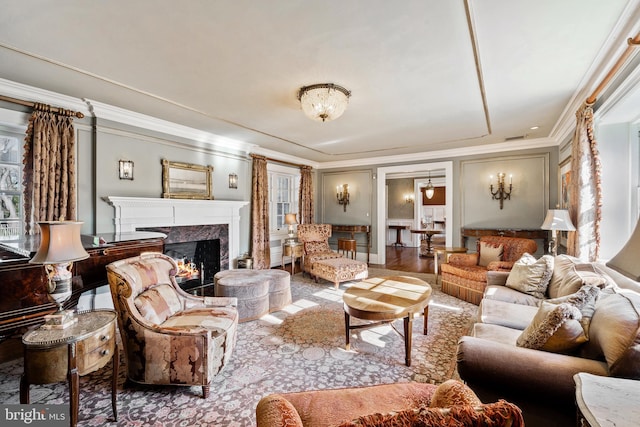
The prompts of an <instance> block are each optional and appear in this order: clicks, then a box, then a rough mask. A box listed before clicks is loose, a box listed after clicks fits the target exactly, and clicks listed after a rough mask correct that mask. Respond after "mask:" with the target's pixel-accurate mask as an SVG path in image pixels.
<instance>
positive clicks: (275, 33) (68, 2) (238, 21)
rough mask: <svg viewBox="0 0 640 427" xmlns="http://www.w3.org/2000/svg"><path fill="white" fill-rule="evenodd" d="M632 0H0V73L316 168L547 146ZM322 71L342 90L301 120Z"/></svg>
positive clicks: (596, 70)
mask: <svg viewBox="0 0 640 427" xmlns="http://www.w3.org/2000/svg"><path fill="white" fill-rule="evenodd" d="M638 3H639V2H638V0H607V1H606V2H605V1H602V0H562V1H558V0H521V1H517V2H516V1H512V0H466V1H465V0H402V1H393V2H392V1H388V0H366V1H365V0H362V1H356V0H350V1H345V0H340V1H338V0H325V1H323V2H307V1H299V0H263V1H255V0H234V1H222V0H191V1H185V2H176V1H175V0H136V1H130V0H109V1H92V2H88V1H86V0H65V1H59V0H40V1H29V2H24V1H16V0H0V9H1V10H2V13H1V14H0V77H1V78H3V79H7V80H10V81H13V82H18V83H23V84H26V85H30V86H34V87H37V88H42V89H47V90H50V91H53V92H56V93H60V94H64V95H68V96H71V97H75V98H80V99H86V100H91V101H99V102H100V103H106V104H109V105H112V106H116V107H119V108H123V109H126V110H130V111H133V112H137V113H142V114H145V115H149V116H153V117H157V118H160V119H164V120H168V121H170V122H174V123H177V124H180V125H184V126H187V127H190V128H194V129H198V130H202V131H205V132H206V133H210V134H214V135H219V136H222V137H225V138H228V139H227V141H231V142H230V143H231V144H233V143H234V141H240V142H243V143H247V144H251V145H255V147H254V151H258V152H259V151H261V150H262V151H263V152H267V153H281V154H282V156H284V157H287V158H295V159H304V160H308V161H310V162H315V163H316V164H324V165H329V164H337V162H340V161H363V159H374V158H379V157H384V158H387V159H389V158H391V159H398V160H401V159H417V158H420V157H424V156H427V155H428V154H429V153H434V152H437V153H447V152H452V151H451V150H461V149H465V150H468V149H470V148H471V147H474V149H476V150H489V151H491V150H492V149H494V148H495V147H500V146H501V145H500V144H503V145H504V143H505V141H507V142H508V145H509V147H510V149H517V148H521V147H531V146H535V145H536V144H538V145H541V146H545V145H546V146H548V145H554V144H559V143H561V142H562V141H561V139H562V138H566V136H567V135H566V132H567V131H566V129H568V127H567V124H566V123H570V122H572V121H574V120H575V119H574V117H575V116H574V112H575V109H576V106H577V105H579V104H580V103H581V102H582V101H583V100H584V99H586V96H585V94H588V92H590V91H591V90H593V87H595V85H596V84H597V83H598V82H597V79H599V78H600V77H601V74H602V73H603V68H604V67H605V66H608V65H609V64H607V61H609V62H610V61H611V58H610V55H611V52H612V50H615V49H619V48H620V46H621V45H622V48H624V46H623V45H624V43H622V42H621V40H624V39H626V38H627V37H629V36H632V35H631V34H626V33H625V34H621V33H623V32H624V31H625V30H626V29H627V28H628V26H629V25H630V24H628V23H627V21H629V20H632V19H633V18H634V16H636V14H637V11H638V9H639V7H638ZM607 52H608V53H607ZM608 54H609V56H607V55H608ZM325 82H330V83H336V84H339V85H341V86H344V87H346V88H347V89H349V90H350V91H351V92H352V96H351V98H350V104H349V106H348V108H347V111H346V112H345V113H344V115H343V116H342V117H340V118H338V119H337V120H335V121H331V122H327V123H321V122H315V121H312V120H310V119H308V118H307V117H305V116H304V114H303V113H302V110H301V108H300V105H299V102H298V100H297V92H298V89H299V88H300V87H301V86H304V85H309V84H314V83H325ZM238 143H239V142H238ZM239 144H240V143H239ZM443 150H444V151H443ZM389 156H393V157H389Z"/></svg>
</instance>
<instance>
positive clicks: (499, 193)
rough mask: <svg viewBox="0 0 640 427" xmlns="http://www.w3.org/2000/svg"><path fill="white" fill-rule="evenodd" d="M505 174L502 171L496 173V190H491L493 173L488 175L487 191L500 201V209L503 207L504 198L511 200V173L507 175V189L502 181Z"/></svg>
mask: <svg viewBox="0 0 640 427" xmlns="http://www.w3.org/2000/svg"><path fill="white" fill-rule="evenodd" d="M504 177H505V174H504V173H503V172H500V173H498V182H497V188H496V191H493V182H492V181H493V175H490V176H489V180H490V181H489V191H491V196H493V197H492V198H493V200H499V201H500V209H502V208H503V207H504V201H505V200H511V190H513V175H509V189H508V190H507V189H506V187H505V183H504Z"/></svg>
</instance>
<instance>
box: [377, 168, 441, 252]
mask: <svg viewBox="0 0 640 427" xmlns="http://www.w3.org/2000/svg"><path fill="white" fill-rule="evenodd" d="M433 169H444V171H445V186H446V188H445V197H446V200H447V205H446V207H445V212H446V217H447V219H448V221H447V226H446V230H445V236H446V245H447V246H451V242H452V241H453V228H452V227H451V226H450V224H451V223H452V219H453V203H452V200H453V162H452V161H447V162H433V163H419V164H410V165H398V166H386V167H379V168H378V170H377V173H376V175H377V181H378V183H377V185H376V195H377V197H376V199H377V206H376V212H377V218H378V227H377V229H378V230H377V233H376V254H377V258H378V263H379V264H384V263H385V259H386V257H387V249H386V244H385V243H386V241H385V236H386V233H385V230H386V227H387V226H386V221H387V215H386V212H387V210H386V207H387V196H386V192H385V187H386V182H387V174H392V173H415V174H416V175H423V174H426V173H427V172H428V171H430V170H433Z"/></svg>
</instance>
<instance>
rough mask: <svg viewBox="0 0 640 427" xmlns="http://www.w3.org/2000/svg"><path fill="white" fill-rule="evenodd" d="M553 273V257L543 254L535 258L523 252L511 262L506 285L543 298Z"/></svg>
mask: <svg viewBox="0 0 640 427" xmlns="http://www.w3.org/2000/svg"><path fill="white" fill-rule="evenodd" d="M552 274H553V257H552V256H551V255H543V256H542V257H540V259H536V258H535V257H534V256H533V255H531V254H528V253H525V254H524V255H522V256H521V257H520V259H519V260H518V261H516V262H515V264H513V268H512V269H511V272H510V273H509V277H507V283H506V286H507V287H509V288H512V289H515V290H517V291H520V292H522V293H525V294H529V295H532V296H534V297H536V298H540V299H542V298H545V293H546V291H547V286H548V285H549V280H551V275H552Z"/></svg>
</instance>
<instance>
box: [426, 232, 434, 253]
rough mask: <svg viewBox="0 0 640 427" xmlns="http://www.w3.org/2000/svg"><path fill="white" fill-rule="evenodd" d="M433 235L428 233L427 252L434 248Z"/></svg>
mask: <svg viewBox="0 0 640 427" xmlns="http://www.w3.org/2000/svg"><path fill="white" fill-rule="evenodd" d="M432 237H433V235H431V234H427V253H431V251H432V249H431V238H432Z"/></svg>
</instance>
